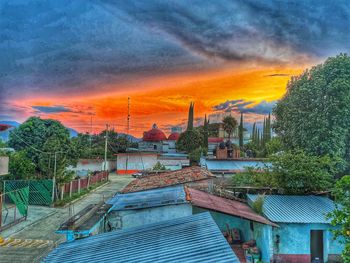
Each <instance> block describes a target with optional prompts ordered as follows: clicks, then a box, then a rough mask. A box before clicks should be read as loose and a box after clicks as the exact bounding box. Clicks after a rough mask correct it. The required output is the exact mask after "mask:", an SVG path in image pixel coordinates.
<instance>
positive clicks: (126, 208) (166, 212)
mask: <svg viewBox="0 0 350 263" xmlns="http://www.w3.org/2000/svg"><path fill="white" fill-rule="evenodd" d="M106 203H107V204H109V205H111V206H112V208H111V209H110V211H109V213H108V216H107V225H108V226H109V229H106V231H114V230H120V229H126V228H130V227H134V226H142V225H146V224H150V223H156V222H160V221H164V220H170V219H175V218H179V217H184V216H188V215H192V207H191V205H190V204H189V202H188V201H187V200H186V193H185V191H184V188H183V186H181V185H177V186H170V187H166V188H158V189H152V190H147V191H142V192H132V193H126V194H116V195H115V196H114V197H113V198H111V199H110V200H108V201H107V202H106Z"/></svg>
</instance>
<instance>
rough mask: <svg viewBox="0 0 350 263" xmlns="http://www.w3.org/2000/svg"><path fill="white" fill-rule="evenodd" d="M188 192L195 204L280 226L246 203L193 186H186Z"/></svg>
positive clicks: (188, 198)
mask: <svg viewBox="0 0 350 263" xmlns="http://www.w3.org/2000/svg"><path fill="white" fill-rule="evenodd" d="M186 192H187V193H188V195H187V200H189V201H190V202H191V204H193V205H195V206H198V207H201V208H206V209H210V210H214V211H217V212H222V213H225V214H229V215H232V216H236V217H241V218H244V219H248V220H252V221H255V222H258V223H262V224H266V225H272V226H275V227H278V225H276V224H274V223H272V222H270V221H269V220H267V219H266V218H264V217H263V216H261V215H259V214H257V213H256V212H254V211H253V209H251V208H250V207H249V206H248V205H247V204H245V203H242V202H239V201H234V200H230V199H226V198H223V197H219V196H215V195H212V194H208V193H206V192H203V191H199V190H195V189H192V188H186Z"/></svg>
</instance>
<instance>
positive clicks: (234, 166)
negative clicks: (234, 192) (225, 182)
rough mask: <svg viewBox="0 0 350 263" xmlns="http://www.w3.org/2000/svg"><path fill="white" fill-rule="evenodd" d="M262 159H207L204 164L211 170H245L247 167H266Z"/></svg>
mask: <svg viewBox="0 0 350 263" xmlns="http://www.w3.org/2000/svg"><path fill="white" fill-rule="evenodd" d="M265 164H266V163H264V162H262V161H238V160H205V162H203V165H205V166H206V167H207V169H208V170H209V171H233V172H235V171H244V170H245V169H246V167H252V168H264V167H265Z"/></svg>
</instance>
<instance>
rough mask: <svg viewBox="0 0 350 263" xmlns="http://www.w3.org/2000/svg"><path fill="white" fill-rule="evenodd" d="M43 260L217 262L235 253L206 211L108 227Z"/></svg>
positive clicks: (235, 262)
mask: <svg viewBox="0 0 350 263" xmlns="http://www.w3.org/2000/svg"><path fill="white" fill-rule="evenodd" d="M43 262H65V263H70V262H74V263H80V262H94V263H100V262H101V263H102V262H103V263H105V262H108V263H112V262H113V263H115V262H128V263H129V262H135V263H136V262H142V263H154V262H186V263H190V262H205V263H206V262H208V263H209V262H217V263H226V262H227V263H228V262H230V263H238V262H239V260H238V258H237V256H236V255H235V254H234V252H233V251H232V249H231V247H230V246H229V244H228V243H227V241H226V240H225V238H224V237H223V235H222V233H221V231H220V229H219V227H218V226H217V225H216V223H215V222H214V220H213V219H212V217H211V216H210V214H209V213H200V214H197V215H191V216H186V217H182V218H178V219H173V220H167V221H162V222H159V223H153V224H148V225H145V226H140V227H134V228H129V229H125V230H120V231H112V232H108V233H104V234H100V235H95V236H91V237H87V238H83V239H79V240H75V241H72V242H67V243H63V244H61V245H59V246H58V247H57V248H55V249H54V250H53V251H51V253H50V254H49V255H48V256H47V257H46V258H45V259H44V260H43Z"/></svg>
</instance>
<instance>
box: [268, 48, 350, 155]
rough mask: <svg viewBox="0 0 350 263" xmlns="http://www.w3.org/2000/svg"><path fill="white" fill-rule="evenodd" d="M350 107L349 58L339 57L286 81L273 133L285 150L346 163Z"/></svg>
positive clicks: (276, 113)
mask: <svg viewBox="0 0 350 263" xmlns="http://www.w3.org/2000/svg"><path fill="white" fill-rule="evenodd" d="M349 105H350V57H349V56H347V55H345V54H340V55H338V56H336V57H332V58H328V59H327V60H326V62H325V63H324V64H320V65H317V66H315V67H313V68H312V69H311V70H306V71H305V72H304V73H302V74H301V75H300V76H298V77H294V78H292V79H291V80H290V81H289V83H288V85H287V93H286V95H285V96H284V97H283V98H282V99H281V100H280V101H279V102H278V103H277V106H276V107H275V108H274V110H273V113H274V115H275V117H276V120H275V123H274V125H273V126H274V130H275V132H276V133H277V134H278V135H279V136H280V137H281V138H282V140H283V143H284V144H285V146H286V147H287V148H288V149H295V148H300V149H304V150H305V151H306V152H307V153H310V154H314V155H322V156H324V155H330V156H340V157H342V158H344V159H347V160H349V151H348V149H349V146H350V140H349V138H350V136H349V135H350V134H349V126H350V114H349Z"/></svg>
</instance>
